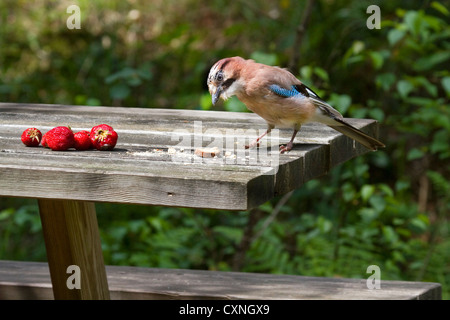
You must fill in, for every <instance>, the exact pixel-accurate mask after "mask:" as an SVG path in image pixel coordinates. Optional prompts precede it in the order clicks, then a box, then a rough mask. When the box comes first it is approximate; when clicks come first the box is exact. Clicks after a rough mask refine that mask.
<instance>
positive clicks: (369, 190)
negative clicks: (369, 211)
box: [361, 184, 375, 202]
mask: <svg viewBox="0 0 450 320" xmlns="http://www.w3.org/2000/svg"><path fill="white" fill-rule="evenodd" d="M374 192H375V187H374V186H373V185H370V184H366V185H363V186H362V188H361V198H362V199H363V201H365V202H366V201H367V200H369V198H370V197H371V196H372V195H373V193H374Z"/></svg>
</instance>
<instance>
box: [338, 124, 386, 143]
mask: <svg viewBox="0 0 450 320" xmlns="http://www.w3.org/2000/svg"><path fill="white" fill-rule="evenodd" d="M334 120H337V121H338V122H339V123H340V124H342V125H338V126H333V125H330V127H331V128H333V129H334V130H336V131H339V132H340V133H343V134H345V135H346V136H348V137H350V138H352V139H353V140H356V141H358V142H359V143H361V144H362V145H364V146H365V147H367V148H369V149H370V150H377V148H384V147H385V145H384V143H382V142H381V141H379V140H377V139H375V138H373V137H371V136H369V135H367V134H365V133H364V132H362V131H361V130H359V129H357V128H355V127H353V126H352V125H350V124H349V123H347V122H345V121H344V120H341V119H339V120H338V119H334Z"/></svg>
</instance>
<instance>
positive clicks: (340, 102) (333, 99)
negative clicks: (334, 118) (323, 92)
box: [328, 93, 352, 113]
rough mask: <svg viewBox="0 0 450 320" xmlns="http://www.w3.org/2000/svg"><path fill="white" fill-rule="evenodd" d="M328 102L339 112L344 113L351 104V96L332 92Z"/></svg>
mask: <svg viewBox="0 0 450 320" xmlns="http://www.w3.org/2000/svg"><path fill="white" fill-rule="evenodd" d="M328 103H329V104H330V105H332V106H334V107H335V108H336V109H338V110H339V111H340V112H341V113H345V112H346V111H347V110H348V108H349V107H350V105H351V104H352V98H351V97H350V96H349V95H346V94H337V93H332V94H331V95H330V99H329V100H328Z"/></svg>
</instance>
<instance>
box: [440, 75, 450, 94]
mask: <svg viewBox="0 0 450 320" xmlns="http://www.w3.org/2000/svg"><path fill="white" fill-rule="evenodd" d="M441 83H442V87H443V88H444V90H445V92H446V93H447V96H450V77H444V78H442V80H441Z"/></svg>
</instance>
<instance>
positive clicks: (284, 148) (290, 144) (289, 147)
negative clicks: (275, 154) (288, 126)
mask: <svg viewBox="0 0 450 320" xmlns="http://www.w3.org/2000/svg"><path fill="white" fill-rule="evenodd" d="M293 147H294V143H293V142H292V141H289V142H288V144H287V145H285V146H280V153H285V152H288V151H291V150H292V148H293Z"/></svg>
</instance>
